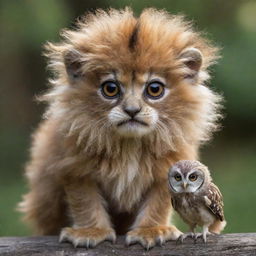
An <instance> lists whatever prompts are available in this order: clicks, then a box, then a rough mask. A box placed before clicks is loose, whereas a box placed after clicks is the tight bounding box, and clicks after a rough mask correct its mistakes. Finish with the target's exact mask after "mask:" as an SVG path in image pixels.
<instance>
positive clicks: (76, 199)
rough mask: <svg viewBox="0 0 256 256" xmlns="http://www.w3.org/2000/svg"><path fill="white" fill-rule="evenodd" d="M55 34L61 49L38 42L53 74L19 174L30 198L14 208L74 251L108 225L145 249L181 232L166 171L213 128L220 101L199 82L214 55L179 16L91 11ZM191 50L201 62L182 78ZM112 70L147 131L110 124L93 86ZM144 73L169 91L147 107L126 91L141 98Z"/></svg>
mask: <svg viewBox="0 0 256 256" xmlns="http://www.w3.org/2000/svg"><path fill="white" fill-rule="evenodd" d="M62 36H63V37H64V40H63V41H62V42H61V43H59V44H51V43H48V44H47V46H46V49H47V52H46V55H47V56H48V57H49V58H50V63H49V67H50V68H51V69H52V70H53V72H54V78H53V79H52V80H51V84H52V87H51V88H50V90H49V91H48V92H47V93H46V94H45V95H43V96H42V99H43V100H44V101H47V102H48V108H47V111H46V113H45V118H46V120H44V121H42V123H41V125H40V127H39V129H38V130H37V131H36V132H35V135H34V137H33V145H32V149H31V161H30V162H29V164H28V166H27V169H26V176H27V178H28V181H29V185H30V192H29V193H28V194H27V195H25V197H24V200H23V202H22V203H21V204H20V209H21V210H22V211H23V212H25V214H26V219H27V220H28V221H30V222H32V223H33V224H34V227H35V229H36V232H37V233H39V234H55V233H56V234H57V233H59V232H60V230H61V228H62V227H64V226H66V225H72V226H73V229H72V228H70V229H64V230H63V232H62V239H63V240H65V239H67V240H68V241H70V242H73V244H74V245H85V246H86V245H88V246H89V245H95V244H97V243H98V242H100V241H102V240H104V239H107V238H109V237H111V239H114V233H113V229H114V230H115V231H116V232H117V233H123V232H127V231H128V228H132V229H133V230H132V231H130V233H128V236H127V237H128V238H127V241H128V242H131V241H133V242H136V241H139V242H141V243H142V244H143V245H144V246H151V245H152V246H153V245H154V244H155V242H156V240H157V238H158V239H160V240H161V241H163V240H165V239H176V238H177V236H178V235H179V234H180V231H178V230H177V229H176V228H175V227H173V226H169V227H168V225H169V218H170V213H171V203H170V202H171V200H170V195H169V192H168V186H167V171H168V169H169V167H170V166H171V165H172V164H173V163H174V162H176V161H178V160H180V159H196V158H197V157H198V152H197V151H198V147H199V146H200V145H201V144H202V143H203V142H205V141H206V140H208V139H209V138H210V135H211V134H212V132H213V131H215V130H216V128H217V124H216V121H217V120H218V118H219V117H220V115H219V112H218V109H219V102H220V96H218V95H217V94H215V93H213V92H212V91H211V90H210V89H209V88H207V87H206V86H204V85H203V83H204V82H205V80H207V79H208V78H209V74H208V71H207V68H208V67H209V66H210V65H211V64H213V63H214V62H215V60H216V59H217V57H218V56H217V49H216V48H215V47H213V46H212V45H211V44H210V43H209V42H208V41H207V40H206V39H204V38H203V37H201V35H200V34H199V33H197V32H195V31H194V30H193V29H192V27H191V25H190V24H189V23H187V22H185V21H184V19H183V18H182V17H180V16H170V15H169V14H167V13H165V12H164V11H157V10H154V9H146V10H144V11H143V13H142V14H141V16H140V17H139V18H135V17H134V16H133V13H132V11H131V10H130V9H125V10H121V11H117V10H110V11H109V12H104V11H102V10H99V11H97V12H96V14H95V15H94V14H89V15H87V16H85V18H84V19H83V20H81V21H79V22H78V28H77V29H76V30H65V31H64V32H63V33H62ZM189 47H194V48H196V49H198V50H199V51H200V52H201V54H202V56H203V59H202V65H201V66H200V70H199V71H198V73H197V75H196V76H194V78H193V79H190V80H188V79H184V75H185V74H186V73H189V72H191V70H189V68H188V67H187V66H186V65H184V63H183V62H182V60H181V59H180V57H179V56H181V53H182V52H183V51H184V50H185V49H187V48H189ZM70 58H71V62H72V61H73V62H74V63H77V62H79V65H80V66H79V69H80V70H79V72H81V74H82V75H83V76H82V78H83V79H80V80H72V79H71V78H70V77H69V76H68V72H67V67H66V65H67V64H66V63H65V61H66V62H68V61H70ZM72 58H73V59H72ZM65 64H66V65H65ZM76 65H77V64H76ZM72 67H73V66H72ZM74 67H76V66H74ZM112 71H115V74H116V76H117V79H118V80H119V81H121V83H122V84H123V85H124V86H125V88H126V92H127V93H125V95H124V99H123V101H124V102H126V104H128V103H127V102H133V103H134V102H135V101H137V102H139V103H138V104H141V106H142V108H143V110H144V112H143V113H144V116H143V118H144V121H145V122H148V123H149V126H150V127H151V128H150V130H149V131H147V134H143V135H141V136H132V135H129V136H122V135H120V134H119V133H117V132H116V130H115V129H114V128H113V125H110V124H109V120H108V115H109V113H110V112H111V110H112V108H113V106H112V105H111V104H110V103H108V102H106V100H103V99H102V98H101V97H100V96H99V95H98V93H97V90H98V88H99V85H100V79H101V77H102V76H103V75H106V74H108V73H110V72H112ZM151 73H154V74H157V75H158V76H159V77H162V79H164V80H165V81H166V87H168V90H169V94H168V95H167V96H166V97H165V98H164V99H163V100H161V101H159V102H151V101H147V102H146V103H145V102H144V101H143V100H142V98H140V99H137V98H136V97H133V96H131V95H132V94H129V93H128V92H133V93H138V95H139V92H140V91H141V88H142V86H143V85H144V84H145V82H146V77H148V76H149V74H151ZM138 97H139V96H138ZM133 103H131V104H133ZM117 107H118V106H117ZM117 110H118V111H119V110H120V109H117ZM115 113H117V112H115ZM156 115H157V116H158V121H157V123H156V124H155V125H153V121H152V120H153V117H154V116H156ZM124 216H125V218H124V219H122V217H124ZM106 230H108V232H109V233H108V232H107V233H106ZM95 232H96V233H97V234H95ZM85 234H86V235H85ZM95 237H97V239H96V238H95ZM85 238H86V239H85ZM95 239H96V242H95V243H94V242H93V243H92V242H91V240H94V241H95Z"/></svg>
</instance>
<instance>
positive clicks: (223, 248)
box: [0, 233, 256, 256]
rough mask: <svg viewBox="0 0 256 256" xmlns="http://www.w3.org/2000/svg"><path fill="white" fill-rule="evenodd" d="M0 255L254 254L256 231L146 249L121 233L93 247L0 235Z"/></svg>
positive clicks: (187, 240)
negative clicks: (126, 241)
mask: <svg viewBox="0 0 256 256" xmlns="http://www.w3.org/2000/svg"><path fill="white" fill-rule="evenodd" d="M0 255H1V256H23V255H24V256H31V255H33V256H69V255H73V256H117V255H120V256H147V255H149V256H159V255H162V256H172V255H175V256H179V255H180V256H181V255H182V256H186V255H188V256H193V255H196V256H199V255H207V256H210V255H216V256H221V255H225V256H229V255H230V256H231V255H232V256H236V255H239V256H240V255H242V256H247V255H250V256H252V255H256V233H245V234H242V233H240V234H223V235H215V236H209V237H208V241H207V243H206V244H204V243H203V242H202V241H201V240H198V241H197V243H194V241H193V240H192V239H190V238H188V239H186V240H185V241H184V242H183V244H177V243H176V242H175V241H169V242H167V243H166V244H165V245H164V246H163V247H160V246H156V247H154V248H153V249H151V250H149V251H145V250H144V249H143V248H142V247H141V246H140V245H132V246H130V247H126V246H125V245H124V237H118V239H117V242H116V243H115V244H111V243H109V242H104V243H102V244H100V245H98V246H97V247H96V248H93V249H85V248H74V247H73V246H72V245H71V244H69V243H62V244H60V243H59V242H58V238H57V237H56V236H41V237H39V236H38V237H2V238H0Z"/></svg>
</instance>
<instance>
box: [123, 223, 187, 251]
mask: <svg viewBox="0 0 256 256" xmlns="http://www.w3.org/2000/svg"><path fill="white" fill-rule="evenodd" d="M181 234H182V233H181V232H180V231H179V230H178V229H177V228H176V227H174V226H154V227H148V228H146V227H145V228H136V229H133V230H131V231H130V232H128V233H127V235H126V245H131V244H135V243H140V244H141V245H142V246H143V247H144V248H145V249H146V250H149V249H151V248H152V247H154V246H155V245H156V244H159V245H162V244H164V243H165V241H168V240H177V239H178V238H179V237H180V235H181Z"/></svg>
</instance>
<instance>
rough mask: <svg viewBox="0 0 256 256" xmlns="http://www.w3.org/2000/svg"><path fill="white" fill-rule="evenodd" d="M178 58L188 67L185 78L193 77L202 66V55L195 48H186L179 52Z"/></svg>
mask: <svg viewBox="0 0 256 256" xmlns="http://www.w3.org/2000/svg"><path fill="white" fill-rule="evenodd" d="M180 59H181V61H182V62H183V63H184V64H185V65H186V67H187V68H189V73H188V74H187V75H186V78H193V77H194V76H195V75H196V74H197V73H198V71H199V69H200V68H201V66H202V62H203V55H202V53H201V51H199V50H198V49H196V48H187V49H185V50H184V51H182V52H181V54H180Z"/></svg>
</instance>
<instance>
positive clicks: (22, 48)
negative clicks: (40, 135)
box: [0, 0, 256, 236]
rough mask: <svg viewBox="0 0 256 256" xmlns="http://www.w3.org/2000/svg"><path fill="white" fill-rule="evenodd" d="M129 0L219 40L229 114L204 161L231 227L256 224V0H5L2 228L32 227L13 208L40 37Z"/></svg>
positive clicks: (36, 85) (38, 72)
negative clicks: (221, 196) (181, 19)
mask: <svg viewBox="0 0 256 256" xmlns="http://www.w3.org/2000/svg"><path fill="white" fill-rule="evenodd" d="M125 6H131V7H132V8H133V9H134V10H135V13H136V14H137V15H139V13H140V12H141V10H143V9H144V8H146V7H156V8H160V9H162V8H164V9H166V10H167V11H169V12H170V13H173V14H184V15H186V17H187V18H188V19H189V20H193V21H194V23H195V26H196V28H197V29H198V30H200V31H201V30H202V31H204V32H205V34H206V36H207V37H208V38H210V39H211V40H213V41H214V42H216V43H217V45H219V46H220V48H222V50H221V54H222V59H221V60H220V62H219V64H218V65H217V66H216V67H214V68H213V69H212V74H213V77H214V78H213V80H212V81H211V84H212V86H213V87H214V89H215V90H216V91H218V92H221V93H222V94H223V95H224V98H225V101H226V102H225V108H226V109H225V113H226V118H225V120H224V121H223V130H222V131H221V132H219V133H218V134H216V136H215V140H214V141H213V142H212V143H211V144H210V145H209V146H207V147H204V148H203V150H202V161H203V162H204V163H206V164H207V165H209V167H210V168H211V169H212V170H213V172H212V173H213V177H214V180H215V182H216V184H218V185H219V186H220V188H221V190H222V192H223V194H224V198H225V212H226V218H227V221H228V225H227V228H226V231H227V232H251V231H255V229H256V222H255V220H254V215H255V211H256V205H255V203H254V202H255V198H256V189H255V188H254V187H255V182H256V173H255V166H256V158H255V145H256V133H255V130H256V118H255V112H256V100H255V95H256V86H255V85H254V83H255V80H256V79H255V78H256V72H255V67H256V1H255V0H248V1H247V0H232V1H231V0H230V1H223V0H214V1H213V0H193V1H191V0H150V1H149V0H140V1H138V0H136V1H135V0H129V1H126V0H119V1H115V0H86V1H85V0H74V1H68V0H44V1H39V0H13V1H12V0H0V60H1V61H0V72H1V76H0V235H5V236H7V235H13V236H14V235H25V234H30V232H29V229H28V228H26V227H25V225H24V224H22V223H21V221H20V214H18V213H17V212H16V211H15V208H16V204H17V202H18V201H19V200H20V199H21V195H22V194H23V193H24V191H26V186H25V182H24V180H23V178H22V173H23V166H24V164H25V162H26V159H27V158H28V148H29V144H30V135H29V134H30V133H31V132H32V131H33V130H34V129H35V127H36V124H37V123H38V121H39V120H40V115H41V113H42V111H43V106H41V105H37V104H35V102H34V101H33V97H34V95H36V94H38V93H39V92H42V91H43V90H45V89H46V84H47V75H48V74H47V71H45V70H46V68H45V67H46V62H45V59H44V58H43V57H42V56H41V55H42V53H41V52H42V45H43V44H44V43H45V42H46V41H58V40H59V31H60V30H61V29H62V28H64V27H72V26H74V22H75V20H76V18H77V17H78V16H81V15H83V14H84V12H86V11H93V10H94V9H96V8H109V7H113V8H124V7H125ZM175 220H177V222H178V225H179V226H181V227H182V229H184V228H185V226H184V225H183V224H181V222H180V221H179V218H177V216H176V217H175Z"/></svg>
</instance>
